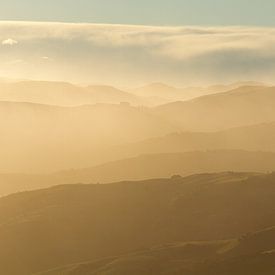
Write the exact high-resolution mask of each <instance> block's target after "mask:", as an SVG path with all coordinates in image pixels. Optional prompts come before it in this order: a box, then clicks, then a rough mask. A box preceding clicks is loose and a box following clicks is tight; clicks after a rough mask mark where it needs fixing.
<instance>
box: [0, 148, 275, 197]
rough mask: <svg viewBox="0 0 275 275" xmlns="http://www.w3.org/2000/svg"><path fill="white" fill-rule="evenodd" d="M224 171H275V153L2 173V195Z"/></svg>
mask: <svg viewBox="0 0 275 275" xmlns="http://www.w3.org/2000/svg"><path fill="white" fill-rule="evenodd" d="M223 171H235V172H252V171H253V172H256V173H266V172H271V171H275V153H268V152H249V151H238V150H235V151H232V150H231V151H230V150H218V151H194V152H186V153H167V154H146V155H140V156H137V157H133V158H126V159H122V160H117V161H112V162H108V163H105V164H101V165H97V166H93V167H89V168H85V169H71V170H65V171H60V172H56V173H51V174H0V196H3V195H7V194H10V193H15V192H20V191H26V190H33V189H39V188H45V187H50V186H53V185H60V184H75V183H110V182H118V181H125V180H145V179H151V178H168V177H172V176H173V175H181V176H187V175H191V174H197V173H214V172H223Z"/></svg>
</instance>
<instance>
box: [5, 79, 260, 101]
mask: <svg viewBox="0 0 275 275" xmlns="http://www.w3.org/2000/svg"><path fill="white" fill-rule="evenodd" d="M244 85H256V86H263V84H261V83H256V82H240V83H234V84H230V85H218V86H211V87H207V88H200V87H190V88H184V89H179V88H175V87H172V86H167V85H165V84H160V83H158V84H150V85H147V86H144V87H142V88H138V89H131V90H124V89H123V90H121V89H117V88H115V87H112V86H106V85H105V86H104V85H90V86H78V85H73V84H71V83H66V82H49V81H16V82H13V81H3V80H2V79H0V101H12V102H31V103H39V104H46V105H60V106H78V105H83V104H97V103H105V104H118V103H120V102H128V103H130V104H132V105H134V106H141V105H142V106H154V105H158V104H164V103H168V102H173V101H178V100H187V99H191V98H194V97H197V96H201V95H205V94H210V93H215V92H222V91H229V90H231V89H233V88H237V87H241V86H244Z"/></svg>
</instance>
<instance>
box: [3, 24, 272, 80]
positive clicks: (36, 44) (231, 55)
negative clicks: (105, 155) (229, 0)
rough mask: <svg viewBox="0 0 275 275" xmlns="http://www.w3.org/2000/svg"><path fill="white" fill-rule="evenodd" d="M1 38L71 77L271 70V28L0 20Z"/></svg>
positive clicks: (247, 74) (222, 75)
mask: <svg viewBox="0 0 275 275" xmlns="http://www.w3.org/2000/svg"><path fill="white" fill-rule="evenodd" d="M6 37H13V39H11V38H9V39H6ZM1 40H2V44H3V45H15V44H17V43H18V41H20V48H22V49H21V52H19V50H18V51H17V52H16V59H20V58H22V59H25V57H26V56H27V58H28V59H31V58H32V57H34V56H35V55H39V56H40V57H41V56H43V57H44V59H45V60H46V59H47V58H46V57H47V56H51V57H53V60H54V61H55V66H56V70H57V67H58V66H63V67H62V70H59V72H60V74H65V71H67V72H66V73H67V75H68V74H69V73H68V70H69V69H70V70H71V71H70V77H71V76H72V75H73V74H74V71H73V65H74V68H75V70H76V72H77V73H75V76H76V75H77V77H78V76H79V75H80V73H81V72H82V73H83V74H85V72H86V73H87V75H93V76H94V78H96V77H99V76H101V79H98V80H99V81H104V80H106V81H111V80H113V79H116V80H117V81H118V80H119V79H122V78H123V75H127V76H129V78H130V79H137V78H140V81H141V82H142V81H154V80H159V79H163V76H165V77H166V78H167V81H169V80H171V81H179V80H180V79H182V81H186V80H187V78H188V79H194V78H195V77H197V78H205V79H211V78H214V77H215V76H216V77H217V78H218V79H221V80H223V79H225V80H227V79H228V80H231V79H232V80H234V77H235V78H236V77H240V75H243V78H255V77H258V78H262V77H263V76H264V77H266V78H268V77H269V76H270V75H271V74H272V73H274V72H275V65H274V62H273V61H274V60H275V51H274V50H275V29H274V28H257V27H155V26H131V25H105V24H65V23H36V22H0V41H1ZM21 44H22V45H21ZM18 48H19V47H18ZM5 54H6V52H5ZM20 54H21V55H22V56H21V57H20ZM0 55H1V52H0ZM10 58H11V57H10ZM14 58H15V57H14ZM51 59H52V58H51ZM58 62H60V63H59V64H58ZM68 64H70V66H67V65H68ZM52 66H53V63H52ZM94 68H97V71H95V69H94ZM79 69H81V70H79ZM87 70H89V71H87ZM102 72H104V75H105V77H102ZM107 75H108V77H107ZM183 75H184V76H185V77H183ZM124 78H125V76H124ZM157 78H159V79H157ZM92 80H96V79H92ZM164 80H165V79H164Z"/></svg>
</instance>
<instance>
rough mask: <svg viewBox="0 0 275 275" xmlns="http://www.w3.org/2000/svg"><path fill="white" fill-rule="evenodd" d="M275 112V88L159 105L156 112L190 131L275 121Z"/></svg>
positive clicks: (249, 88) (239, 90)
mask: <svg viewBox="0 0 275 275" xmlns="http://www.w3.org/2000/svg"><path fill="white" fill-rule="evenodd" d="M274 110H275V88H274V87H262V86H246V87H240V88H237V89H234V90H231V91H228V92H225V93H217V94H211V95H206V96H202V97H198V98H195V99H193V100H189V101H185V102H180V101H179V102H173V103H170V104H166V105H162V106H158V107H156V108H155V109H154V112H155V113H156V114H158V115H159V116H161V117H164V118H165V119H168V120H169V121H171V122H172V123H175V124H176V125H178V126H180V127H182V128H183V129H185V130H188V131H215V130H222V129H226V128H230V127H240V126H245V125H253V124H260V123H266V122H272V121H275V111H274Z"/></svg>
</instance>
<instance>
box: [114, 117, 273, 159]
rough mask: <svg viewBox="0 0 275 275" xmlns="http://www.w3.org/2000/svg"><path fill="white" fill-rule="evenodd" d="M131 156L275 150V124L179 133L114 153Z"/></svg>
mask: <svg viewBox="0 0 275 275" xmlns="http://www.w3.org/2000/svg"><path fill="white" fill-rule="evenodd" d="M115 150H117V152H119V153H121V154H124V156H129V155H130V156H131V155H136V154H146V153H151V154H155V153H171V152H186V151H194V150H199V151H201V150H203V151H204V150H249V151H268V152H274V151H275V123H274V122H271V123H263V124H256V125H251V126H244V127H236V128H231V129H227V130H223V131H217V132H177V133H172V134H168V135H166V136H163V137H157V138H152V139H148V140H144V141H140V142H137V143H134V144H129V145H123V146H121V147H119V148H117V149H115V148H114V151H115Z"/></svg>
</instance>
